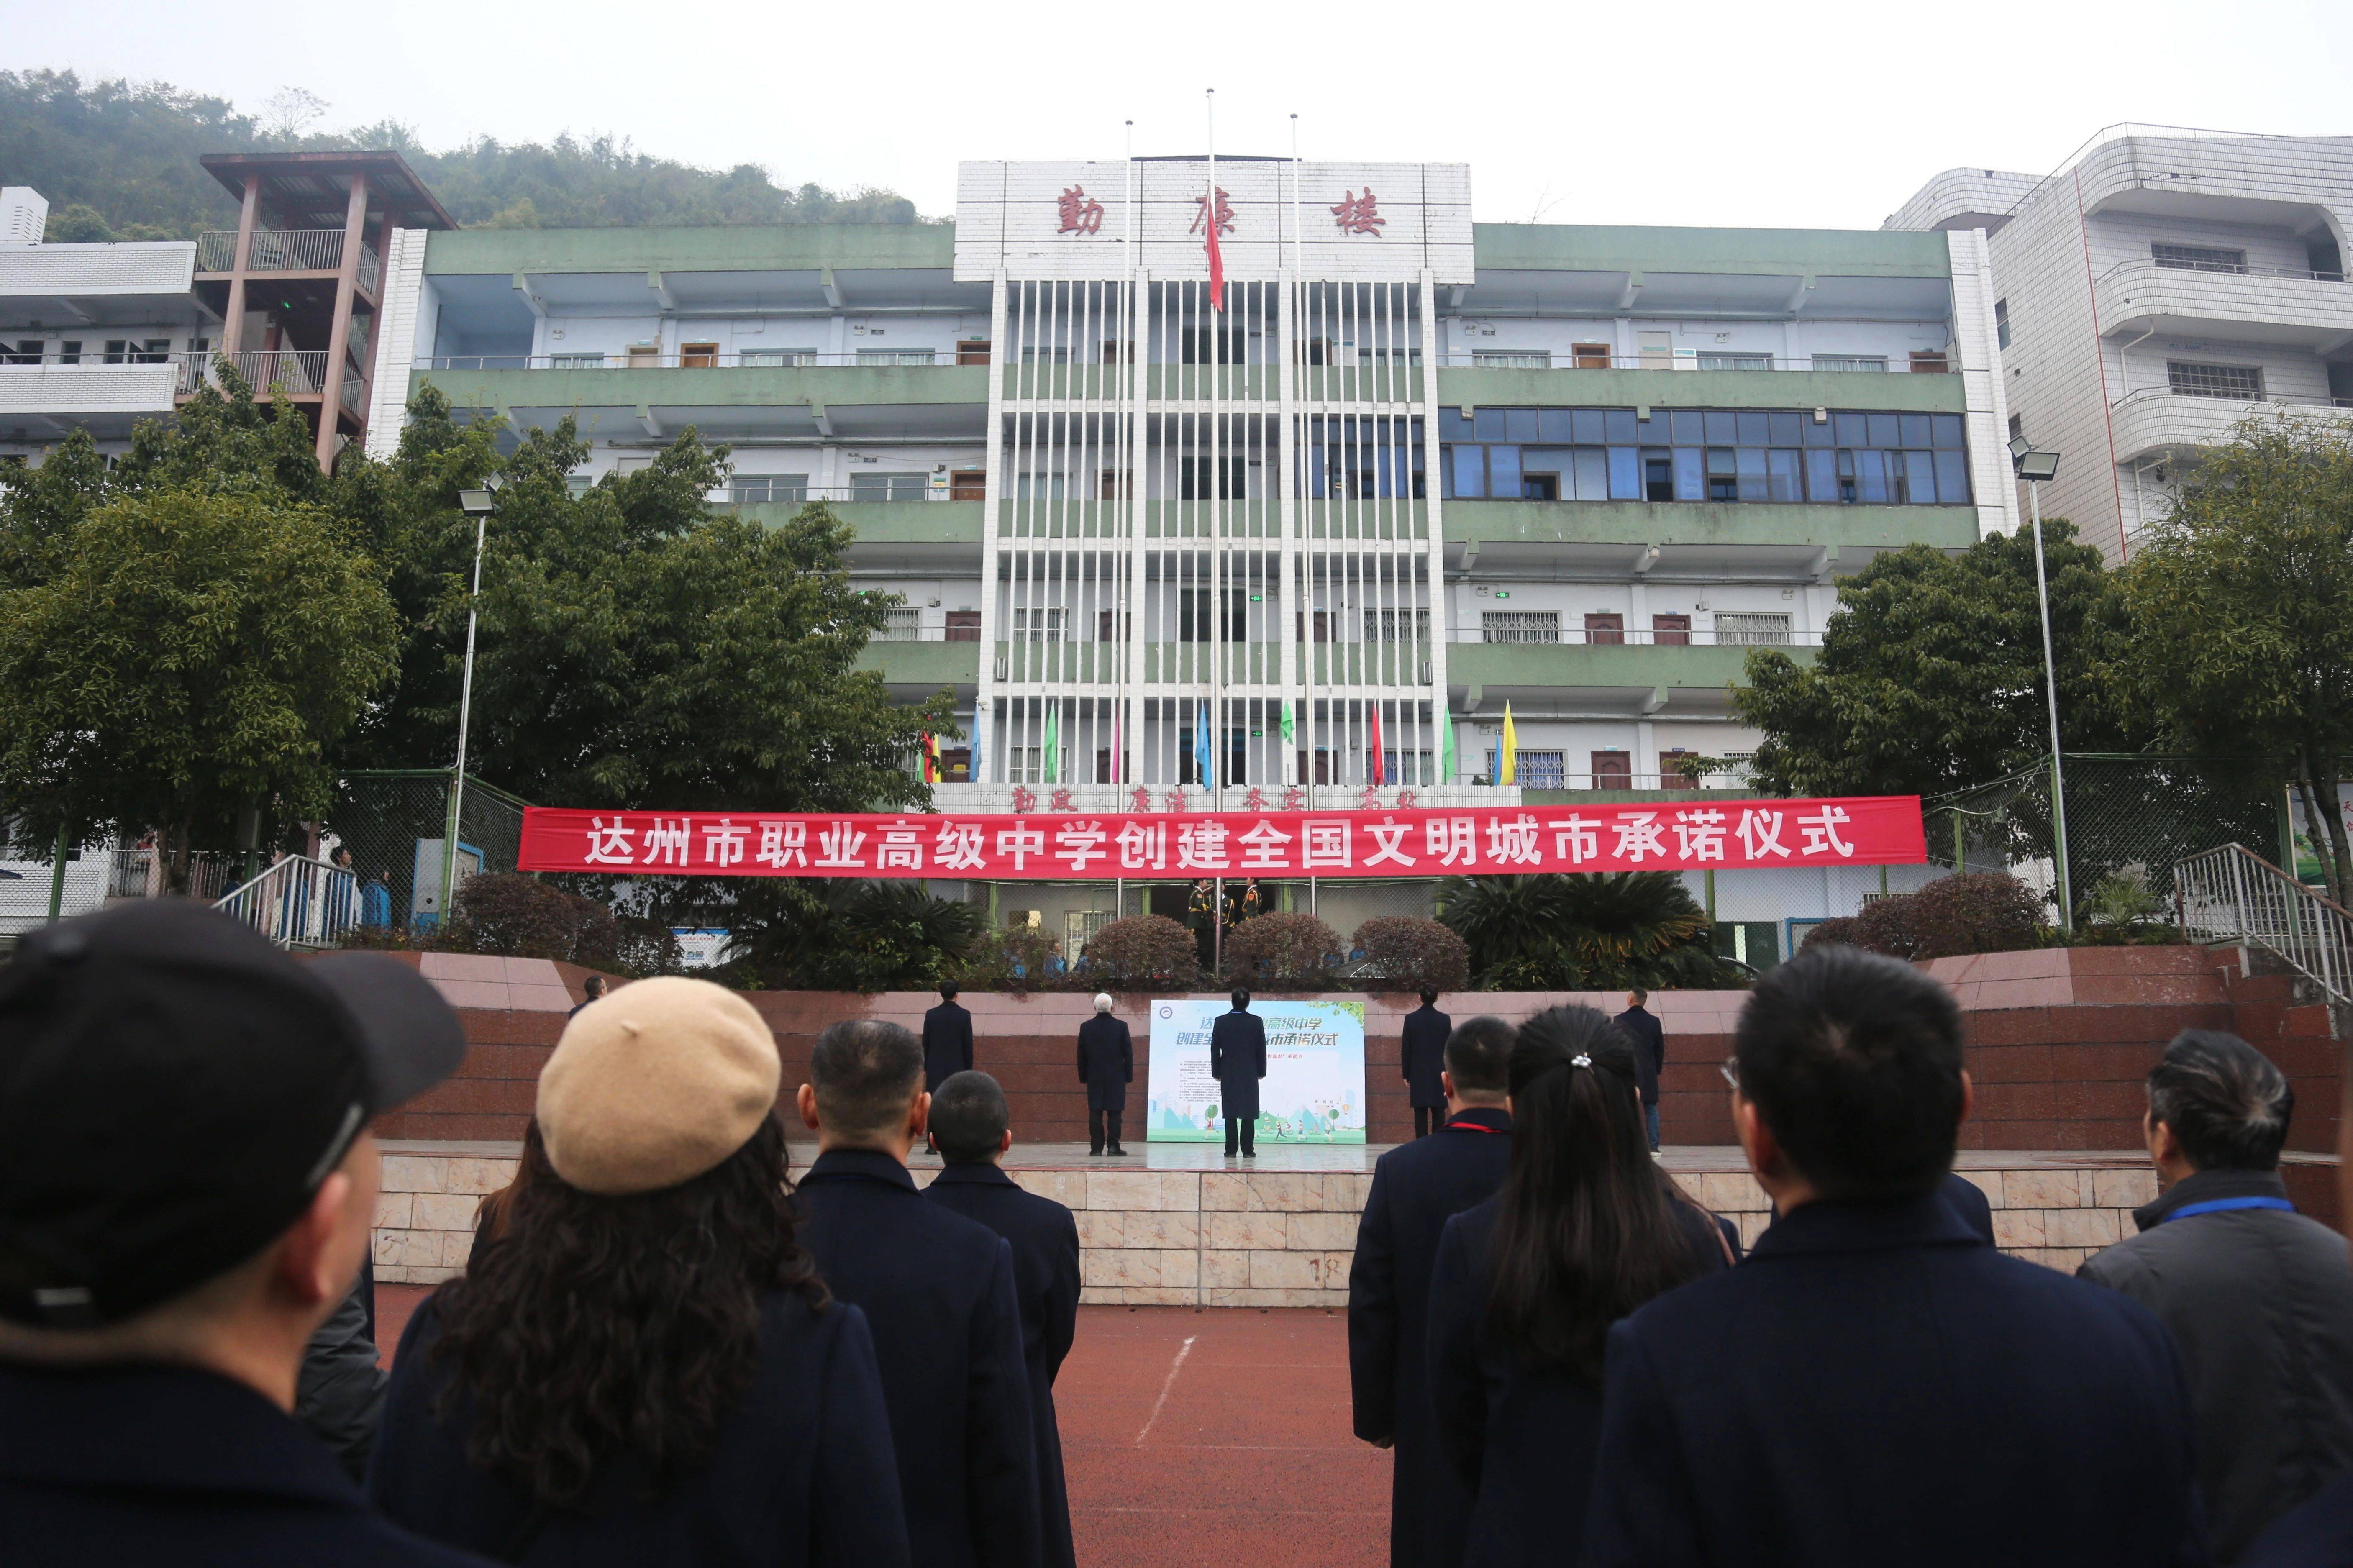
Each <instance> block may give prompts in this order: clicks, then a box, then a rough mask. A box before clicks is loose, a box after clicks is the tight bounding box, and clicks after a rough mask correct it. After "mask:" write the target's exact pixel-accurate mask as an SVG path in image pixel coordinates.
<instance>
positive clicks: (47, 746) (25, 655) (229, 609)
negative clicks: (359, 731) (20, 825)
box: [0, 487, 394, 885]
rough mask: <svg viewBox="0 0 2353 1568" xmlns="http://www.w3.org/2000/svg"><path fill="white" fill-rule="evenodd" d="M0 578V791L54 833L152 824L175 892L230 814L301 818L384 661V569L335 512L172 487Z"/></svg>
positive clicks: (324, 786) (326, 785)
mask: <svg viewBox="0 0 2353 1568" xmlns="http://www.w3.org/2000/svg"><path fill="white" fill-rule="evenodd" d="M62 545H63V550H62V563H61V564H60V565H59V567H58V569H57V570H55V571H52V572H50V573H48V574H46V576H45V577H44V578H43V579H42V580H40V581H37V582H34V583H32V584H28V585H24V586H14V587H9V588H6V589H5V590H0V797H5V798H6V799H8V800H9V801H10V802H11V803H12V804H13V805H16V807H17V808H18V809H19V810H20V811H21V812H22V813H23V815H24V819H25V820H26V823H27V824H28V825H34V824H38V825H41V826H44V827H49V828H51V829H52V830H53V828H54V825H58V824H63V825H65V826H67V827H68V828H69V829H79V828H88V827H112V828H115V829H117V830H119V831H124V832H136V831H139V830H141V829H143V828H145V827H148V826H155V827H158V828H160V829H161V830H162V832H163V835H164V845H165V847H166V848H167V851H168V855H169V863H170V865H171V867H172V868H173V873H174V884H175V885H184V884H185V877H186V866H187V859H186V857H187V853H188V851H189V850H190V849H191V848H192V847H198V846H200V845H204V844H207V843H212V844H217V843H220V842H222V841H224V840H225V838H226V837H227V833H228V830H229V826H230V824H231V823H232V821H233V820H234V818H235V816H236V815H237V813H238V812H240V811H243V810H246V809H248V808H255V807H259V808H263V809H264V810H265V811H266V812H268V813H269V814H270V815H273V816H275V817H277V818H278V819H280V820H291V819H301V818H314V817H317V816H320V815H321V814H322V811H323V809H324V807H325V805H326V803H327V799H328V796H329V794H330V792H331V789H332V778H333V773H332V768H331V767H330V765H329V761H328V756H329V750H330V748H331V747H332V744H333V743H334V742H335V740H336V739H337V738H338V737H339V736H341V735H342V734H343V732H344V731H346V730H348V729H349V728H350V727H351V725H352V723H353V721H354V720H356V719H357V718H358V716H359V712H360V710H361V708H362V706H363V705H364V703H365V702H366V701H367V700H368V699H369V698H370V697H371V696H372V695H374V694H375V692H376V691H377V690H378V689H380V688H381V687H382V686H383V684H384V682H385V679H386V678H387V677H388V676H389V675H390V674H391V672H392V658H391V653H392V640H393V630H394V626H393V613H392V605H391V601H390V599H389V597H388V596H387V595H386V594H385V590H384V585H383V583H382V580H381V578H382V574H381V571H380V569H379V568H378V566H377V565H376V563H375V561H374V560H373V559H372V558H371V557H369V556H368V555H367V554H366V553H365V552H363V551H360V550H358V549H356V548H353V545H352V544H351V542H349V539H348V536H347V531H346V530H345V529H344V528H343V525H342V524H341V522H340V521H338V520H337V519H335V518H334V517H333V516H332V514H331V513H328V512H326V511H324V510H322V509H319V508H317V507H313V506H310V505H307V504H304V503H301V502H294V501H288V500H284V499H282V498H277V497H269V496H264V495H257V494H253V493H238V492H227V493H207V492H206V491H204V490H201V489H195V488H192V487H178V488H173V489H161V490H155V491H151V492H146V493H136V494H128V493H126V494H122V495H120V496H118V497H116V498H114V499H111V500H104V501H103V502H102V503H101V504H99V505H97V506H95V507H93V508H91V509H90V510H89V511H87V512H86V513H85V514H84V515H83V516H81V517H80V518H79V520H78V521H75V522H73V523H72V524H71V526H70V527H69V529H68V530H67V531H66V533H65V535H64V537H63V540H62Z"/></svg>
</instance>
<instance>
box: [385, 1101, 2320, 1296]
mask: <svg viewBox="0 0 2353 1568" xmlns="http://www.w3.org/2000/svg"><path fill="white" fill-rule="evenodd" d="M1383 1147H1384V1146H1381V1145H1373V1146H1361V1145H1360V1146H1356V1147H1345V1146H1344V1147H1307V1148H1299V1147H1288V1146H1280V1145H1277V1146H1270V1147H1268V1148H1267V1149H1266V1150H1264V1151H1263V1152H1261V1153H1260V1155H1259V1156H1258V1157H1257V1158H1256V1159H1255V1160H1250V1161H1242V1160H1232V1161H1229V1160H1228V1159H1226V1158H1225V1153H1224V1150H1223V1149H1222V1148H1221V1147H1219V1145H1216V1144H1207V1143H1176V1144H1169V1143H1157V1144H1137V1145H1135V1146H1134V1150H1133V1152H1132V1153H1131V1154H1130V1156H1129V1157H1128V1158H1127V1159H1124V1160H1114V1159H1111V1158H1108V1157H1093V1156H1090V1155H1089V1154H1088V1153H1087V1152H1086V1146H1085V1145H1084V1144H1039V1145H1035V1146H1031V1147H1027V1148H1020V1147H1017V1148H1016V1149H1015V1150H1014V1152H1013V1154H1012V1155H1011V1157H1010V1158H1009V1159H1008V1170H1009V1171H1010V1173H1012V1175H1013V1176H1014V1178H1015V1179H1016V1180H1017V1181H1018V1182H1019V1183H1020V1184H1022V1185H1023V1186H1024V1187H1027V1188H1029V1190H1030V1191H1032V1192H1035V1193H1039V1194H1043V1195H1045V1196H1047V1197H1050V1198H1052V1199H1054V1200H1055V1201H1056V1202H1058V1203H1061V1204H1066V1205H1069V1206H1070V1208H1071V1210H1072V1212H1073V1213H1074V1214H1075V1215H1077V1217H1078V1224H1079V1241H1080V1244H1081V1246H1082V1247H1083V1248H1084V1251H1083V1254H1082V1259H1081V1268H1082V1285H1083V1287H1084V1293H1083V1296H1082V1300H1086V1301H1088V1302H1093V1303H1103V1304H1128V1305H1139V1306H1141V1305H1153V1306H1210V1307H1342V1306H1345V1305H1346V1303H1347V1297H1348V1291H1347V1285H1348V1262H1349V1258H1350V1257H1351V1255H1352V1254H1353V1252H1354V1250H1355V1247H1356V1218H1357V1215H1358V1214H1359V1213H1360V1212H1361V1211H1362V1210H1363V1207H1364V1203H1365V1194H1366V1190H1367V1189H1368V1188H1369V1187H1370V1186H1371V1184H1372V1169H1373V1161H1374V1160H1375V1159H1376V1158H1377V1156H1378V1155H1379V1154H1380V1153H1381V1152H1382V1149H1383ZM384 1149H385V1162H384V1194H383V1196H382V1197H381V1198H380V1199H379V1200H378V1203H377V1209H376V1231H375V1265H376V1268H375V1275H376V1278H377V1279H382V1280H386V1281H398V1282H412V1283H430V1282H433V1281H436V1280H440V1279H447V1278H448V1277H449V1276H450V1275H452V1274H455V1273H457V1272H459V1270H460V1269H461V1268H463V1267H464V1265H465V1260H466V1251H467V1248H468V1247H470V1245H471V1244H472V1240H473V1226H474V1211H475V1207H476V1205H478V1204H479V1203H480V1198H481V1194H485V1193H490V1192H495V1191H496V1190H498V1189H499V1188H500V1187H501V1186H503V1185H505V1184H506V1183H507V1182H508V1181H509V1180H510V1179H511V1178H512V1174H513V1172H514V1163H515V1159H516V1156H517V1153H518V1152H519V1149H518V1146H517V1145H515V1144H512V1143H466V1142H397V1141H394V1142H386V1143H385V1145H384ZM814 1154H815V1151H814V1149H811V1148H807V1147H798V1146H797V1147H796V1148H795V1149H794V1151H793V1167H794V1169H796V1170H801V1169H805V1168H807V1163H808V1162H809V1160H810V1159H811V1158H813V1157H814ZM2291 1158H2295V1157H2294V1156H2291ZM913 1164H914V1173H915V1180H916V1181H917V1182H918V1183H919V1184H927V1183H929V1182H930V1180H931V1179H932V1177H933V1176H934V1174H936V1173H937V1172H938V1170H939V1162H938V1161H937V1160H936V1159H934V1158H932V1157H930V1156H926V1155H921V1154H919V1155H917V1156H916V1158H915V1161H914V1163H913ZM1666 1166H1667V1169H1668V1170H1669V1171H1670V1172H1672V1173H1673V1174H1674V1175H1675V1176H1676V1178H1677V1179H1678V1180H1680V1181H1681V1182H1682V1183H1683V1185H1684V1187H1685V1189H1686V1190H1687V1191H1689V1192H1690V1193H1691V1194H1692V1195H1693V1196H1694V1197H1695V1198H1697V1199H1698V1200H1699V1201H1700V1202H1701V1203H1703V1204H1705V1205H1707V1206H1708V1207H1710V1208H1712V1209H1715V1210H1716V1211H1717V1212H1718V1213H1720V1214H1723V1215H1727V1216H1729V1217H1731V1218H1732V1219H1733V1220H1735V1221H1736V1223H1737V1224H1738V1225H1739V1226H1740V1233H1741V1236H1742V1237H1743V1238H1744V1239H1746V1240H1747V1241H1752V1242H1753V1241H1754V1240H1755V1239H1756V1238H1757V1236H1758V1235H1759V1234H1760V1233H1761V1232H1762V1231H1763V1230H1764V1228H1765V1226H1766V1223H1767V1219H1768V1218H1769V1217H1770V1214H1769V1205H1767V1203H1766V1201H1765V1194H1764V1193H1763V1192H1762V1191H1761V1190H1759V1189H1758V1187H1757V1184H1756V1183H1755V1182H1754V1181H1753V1180H1752V1179H1751V1178H1750V1177H1749V1175H1748V1173H1747V1172H1746V1169H1745V1168H1744V1167H1743V1166H1742V1164H1741V1159H1740V1152H1739V1151H1738V1150H1737V1149H1732V1148H1718V1147H1691V1148H1672V1147H1671V1148H1669V1149H1668V1150H1667V1151H1666ZM1957 1167H1958V1169H1959V1170H1960V1173H1961V1174H1962V1175H1964V1176H1965V1177H1967V1178H1968V1180H1970V1181H1972V1182H1975V1183H1976V1184H1978V1186H1979V1187H1981V1188H1982V1189H1984V1191H1985V1194H1986V1197H1987V1199H1988V1201H1989V1203H1990V1204H1991V1205H1992V1206H1993V1214H1994V1236H1995V1239H1996V1241H1997V1242H1998V1243H2000V1246H2001V1247H2002V1249H2003V1250H2004V1251H2007V1252H2009V1253H2011V1254H2012V1255H2014V1256H2016V1257H2019V1258H2028V1259H2031V1260H2032V1261H2034V1262H2037V1263H2043V1264H2047V1265H2049V1266H2050V1267H2052V1268H2064V1269H2071V1270H2072V1269H2073V1268H2074V1267H2075V1266H2076V1265H2077V1264H2078V1263H2081V1262H2082V1261H2083V1260H2084V1258H2086V1257H2088V1256H2090V1255H2091V1254H2092V1253H2094V1252H2096V1251H2098V1250H2099V1249H2100V1248H2101V1247H2105V1246H2107V1245H2108V1244H2109V1243H2111V1242H2114V1241H2116V1240H2118V1239H2120V1238H2122V1237H2126V1236H2129V1235H2131V1234H2132V1232H2133V1227H2132V1210H2133V1209H2135V1208H2136V1207H2137V1206H2139V1205H2142V1204H2145V1203H2147V1202H2148V1201H2149V1200H2150V1199H2151V1198H2152V1197H2154V1196H2155V1195H2156V1194H2157V1184H2156V1179H2155V1177H2154V1175H2153V1174H2152V1173H2150V1171H2149V1168H2148V1163H2147V1159H2146V1157H2144V1156H2143V1155H2142V1154H2141V1153H2140V1152H2138V1151H2137V1150H2136V1151H2131V1152H2122V1151H2119V1152H2107V1153H2101V1152H2089V1153H2073V1152H2042V1151H2035V1152H1999V1151H1989V1150H1964V1151H1963V1152H1962V1153H1961V1155H1960V1157H1959V1159H1958V1161H1957Z"/></svg>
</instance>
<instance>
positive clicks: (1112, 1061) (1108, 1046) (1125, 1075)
mask: <svg viewBox="0 0 2353 1568" xmlns="http://www.w3.org/2000/svg"><path fill="white" fill-rule="evenodd" d="M1111 1008H1112V1001H1111V993H1110V992H1108V991H1102V992H1097V993H1096V994H1095V1016H1093V1017H1092V1018H1089V1019H1088V1020H1087V1021H1086V1022H1085V1023H1083V1024H1081V1025H1080V1026H1079V1081H1080V1082H1081V1083H1082V1084H1085V1085H1086V1086H1087V1152H1088V1153H1090V1154H1106V1153H1108V1154H1118V1155H1121V1156H1124V1155H1125V1154H1126V1153H1127V1151H1126V1150H1124V1149H1123V1148H1121V1147H1120V1144H1119V1121H1120V1118H1121V1117H1122V1116H1124V1115H1125V1114H1126V1112H1127V1086H1128V1085H1129V1084H1131V1083H1133V1082H1134V1081H1135V1042H1134V1039H1133V1038H1132V1037H1130V1036H1129V1034H1128V1032H1127V1025H1126V1023H1125V1022H1124V1020H1122V1019H1118V1018H1114V1017H1113V1016H1111ZM1106 1123H1108V1128H1107V1129H1106ZM1106 1140H1108V1143H1109V1147H1107V1148H1106V1147H1105V1143H1106Z"/></svg>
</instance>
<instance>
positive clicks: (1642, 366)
mask: <svg viewBox="0 0 2353 1568" xmlns="http://www.w3.org/2000/svg"><path fill="white" fill-rule="evenodd" d="M1439 363H1440V364H1443V365H1446V366H1448V367H1449V368H1460V367H1462V366H1465V365H1468V366H1471V367H1472V368H1474V369H1482V370H1485V369H1493V370H1754V371H1821V372H1838V373H1841V374H1879V373H1890V374H1898V375H1903V374H1915V375H1918V374H1937V375H1945V374H1951V373H1953V372H1956V371H1957V370H1959V369H1960V368H1961V367H1960V365H1959V364H1958V363H1954V362H1952V361H1950V360H1949V359H1945V358H1931V357H1923V358H1921V359H1917V360H1915V359H1909V358H1905V357H1900V356H1896V355H1892V354H1828V353H1824V354H1810V355H1799V356H1797V357H1795V358H1790V357H1786V356H1783V355H1779V354H1769V353H1753V354H1752V353H1732V352H1730V351H1717V350H1700V351H1697V352H1694V351H1693V350H1690V349H1671V350H1664V351H1653V352H1651V353H1646V354H1604V353H1594V354H1581V353H1573V352H1569V351H1565V350H1559V349H1449V350H1448V351H1446V353H1444V354H1443V355H1441V356H1440V360H1439Z"/></svg>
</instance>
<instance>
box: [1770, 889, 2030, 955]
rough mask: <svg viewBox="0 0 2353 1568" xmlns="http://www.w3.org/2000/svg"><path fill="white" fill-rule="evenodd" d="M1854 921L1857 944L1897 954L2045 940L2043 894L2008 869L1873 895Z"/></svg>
mask: <svg viewBox="0 0 2353 1568" xmlns="http://www.w3.org/2000/svg"><path fill="white" fill-rule="evenodd" d="M1854 923H1855V931H1856V938H1857V940H1856V942H1855V945H1856V946H1857V947H1867V948H1869V949H1871V950H1872V951H1873V952H1884V953H1887V954H1889V955H1891V956H1893V957H1895V958H1908V959H1915V960H1919V959H1930V958H1950V957H1953V956H1955V955H1956V954H1959V953H1965V952H2015V951H2017V950H2018V949H2021V948H2031V947H2041V946H2042V945H2043V932H2042V898H2041V896H2040V895H2038V894H2037V893H2036V892H2035V891H2034V889H2031V888H2030V887H2028V886H2027V885H2026V884H2025V883H2023V882H2021V881H2020V880H2019V879H2017V878H2015V877H2013V876H2011V875H2010V874H2009V873H2008V872H2006V871H1972V872H1969V873H1968V874H1966V875H1964V876H1957V877H1939V878H1938V879H1936V880H1935V881H1933V882H1930V883H1929V884H1928V885H1927V886H1926V887H1924V888H1922V889H1919V890H1918V891H1917V892H1912V893H1902V894H1898V895H1895V896H1894V897H1891V898H1885V899H1874V900H1872V901H1871V902H1870V903H1868V904H1865V905H1864V906H1863V908H1862V913H1861V914H1859V915H1857V916H1856V917H1855V921H1854ZM1817 929H1819V928H1817Z"/></svg>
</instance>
